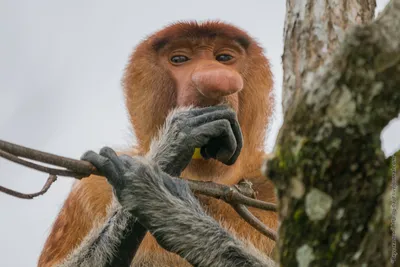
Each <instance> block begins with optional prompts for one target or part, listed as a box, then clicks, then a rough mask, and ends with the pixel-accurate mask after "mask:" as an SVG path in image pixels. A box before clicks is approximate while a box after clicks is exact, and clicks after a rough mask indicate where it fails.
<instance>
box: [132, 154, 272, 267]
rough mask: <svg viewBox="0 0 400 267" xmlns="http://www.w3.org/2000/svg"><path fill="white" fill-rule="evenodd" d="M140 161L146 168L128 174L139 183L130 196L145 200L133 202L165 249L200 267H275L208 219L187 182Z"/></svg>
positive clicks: (135, 208)
mask: <svg viewBox="0 0 400 267" xmlns="http://www.w3.org/2000/svg"><path fill="white" fill-rule="evenodd" d="M138 161H139V160H138ZM140 161H141V162H142V164H143V165H144V167H143V166H142V168H141V170H140V172H130V173H127V174H126V176H129V177H131V178H130V179H132V181H135V182H134V185H133V186H131V187H129V188H130V189H132V191H131V192H130V193H129V194H130V195H132V196H133V195H134V196H135V199H140V200H141V201H140V202H139V201H133V200H132V201H131V202H130V203H132V210H133V211H134V213H135V215H136V216H137V217H138V218H139V221H140V222H141V223H142V224H143V225H144V226H145V227H146V228H147V229H148V230H149V231H150V232H151V233H152V235H153V236H154V237H155V238H156V240H157V242H158V243H159V244H160V245H161V246H162V247H163V248H165V249H167V250H168V251H171V252H174V253H177V254H178V255H180V256H181V257H182V258H184V259H186V260H187V261H188V262H189V263H191V264H192V265H193V266H196V267H206V266H215V267H226V266H230V267H236V266H237V267H239V266H241V267H247V266H248V267H250V266H254V267H258V266H275V265H274V262H273V261H272V260H270V259H269V258H267V257H265V256H263V255H262V254H261V253H259V252H258V251H257V250H255V249H254V248H252V246H249V245H248V244H244V243H243V242H242V241H240V240H239V239H237V238H236V237H234V236H233V235H232V234H231V233H229V232H228V231H227V230H225V229H224V228H222V227H221V226H220V225H219V224H218V222H216V221H215V220H214V219H213V218H212V217H210V216H208V215H207V214H206V213H205V212H204V210H203V209H202V207H201V206H200V203H199V202H198V201H197V199H196V198H195V197H194V195H193V194H192V192H191V191H190V189H189V187H188V186H187V183H186V182H185V181H183V180H180V179H177V178H172V177H170V176H169V175H167V174H165V173H163V172H162V171H161V170H160V169H159V167H158V166H155V165H153V164H151V162H148V161H146V160H144V159H141V160H140ZM171 187H173V188H171ZM176 192H179V194H177V193H176ZM126 193H127V192H126Z"/></svg>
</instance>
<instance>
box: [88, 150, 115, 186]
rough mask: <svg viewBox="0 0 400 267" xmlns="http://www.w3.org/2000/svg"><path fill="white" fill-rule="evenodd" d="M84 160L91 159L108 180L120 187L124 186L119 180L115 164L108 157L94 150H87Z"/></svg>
mask: <svg viewBox="0 0 400 267" xmlns="http://www.w3.org/2000/svg"><path fill="white" fill-rule="evenodd" d="M81 159H82V160H85V161H89V162H90V163H91V164H93V166H95V167H96V169H97V170H98V171H99V172H100V173H101V174H103V175H104V176H105V177H106V178H107V181H108V182H109V183H110V184H111V185H112V186H113V187H118V188H120V186H122V184H121V182H120V181H119V180H120V179H119V177H120V175H119V174H118V172H117V170H116V169H115V167H114V164H113V163H112V162H111V161H110V160H109V159H108V158H106V157H103V156H102V155H99V154H97V153H95V152H93V151H88V152H86V153H85V154H84V155H83V156H82V157H81Z"/></svg>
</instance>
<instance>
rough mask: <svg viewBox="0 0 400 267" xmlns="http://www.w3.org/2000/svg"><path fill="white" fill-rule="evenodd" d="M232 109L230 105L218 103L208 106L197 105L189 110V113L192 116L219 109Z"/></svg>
mask: <svg viewBox="0 0 400 267" xmlns="http://www.w3.org/2000/svg"><path fill="white" fill-rule="evenodd" d="M227 109H230V107H229V106H228V105H216V106H208V107H195V108H192V109H190V110H189V113H190V114H191V115H192V116H200V115H204V114H208V113H212V112H215V111H219V110H227Z"/></svg>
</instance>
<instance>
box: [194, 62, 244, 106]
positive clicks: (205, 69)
mask: <svg viewBox="0 0 400 267" xmlns="http://www.w3.org/2000/svg"><path fill="white" fill-rule="evenodd" d="M192 82H193V84H194V86H195V87H196V89H197V90H198V91H199V92H200V93H201V94H202V95H204V96H205V97H207V98H213V99H216V98H220V97H222V96H228V95H231V94H234V93H237V92H239V91H240V90H242V89H243V78H242V76H241V75H240V74H239V73H238V72H237V71H236V70H233V69H231V68H229V67H228V66H224V65H222V64H220V63H212V64H208V65H200V66H198V67H197V68H196V69H195V70H194V71H193V73H192Z"/></svg>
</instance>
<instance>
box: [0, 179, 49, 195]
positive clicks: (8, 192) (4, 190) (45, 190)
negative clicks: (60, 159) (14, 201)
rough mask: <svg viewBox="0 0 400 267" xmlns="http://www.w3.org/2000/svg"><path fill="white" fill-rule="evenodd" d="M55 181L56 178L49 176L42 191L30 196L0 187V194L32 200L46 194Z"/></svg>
mask: <svg viewBox="0 0 400 267" xmlns="http://www.w3.org/2000/svg"><path fill="white" fill-rule="evenodd" d="M55 181H57V176H55V175H53V174H50V176H49V178H47V181H46V183H45V184H44V186H43V188H42V190H40V191H39V192H37V193H32V194H24V193H20V192H17V191H14V190H11V189H8V188H5V187H3V186H0V192H3V193H6V194H8V195H11V196H13V197H17V198H23V199H33V198H34V197H37V196H40V195H43V194H45V193H46V192H47V190H49V188H50V187H51V185H52V184H53V183H54V182H55Z"/></svg>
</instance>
